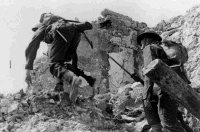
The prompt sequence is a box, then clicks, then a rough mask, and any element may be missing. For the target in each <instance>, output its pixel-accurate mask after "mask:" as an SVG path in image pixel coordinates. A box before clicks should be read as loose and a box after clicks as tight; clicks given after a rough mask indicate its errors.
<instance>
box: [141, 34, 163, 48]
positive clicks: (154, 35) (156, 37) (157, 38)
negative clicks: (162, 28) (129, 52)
mask: <svg viewBox="0 0 200 132" xmlns="http://www.w3.org/2000/svg"><path fill="white" fill-rule="evenodd" d="M146 35H147V36H150V37H152V38H154V39H156V40H157V41H161V40H162V38H161V37H160V35H158V34H157V33H156V32H154V31H147V32H144V33H141V34H140V35H138V37H137V43H138V44H139V45H141V43H140V42H141V40H142V39H143V38H144V37H145V36H146Z"/></svg>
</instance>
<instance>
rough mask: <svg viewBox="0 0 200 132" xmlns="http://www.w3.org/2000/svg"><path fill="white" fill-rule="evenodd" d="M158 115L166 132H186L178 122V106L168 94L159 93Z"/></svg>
mask: <svg viewBox="0 0 200 132" xmlns="http://www.w3.org/2000/svg"><path fill="white" fill-rule="evenodd" d="M158 97H159V99H158V113H159V117H160V120H161V124H162V126H163V131H164V132H185V130H184V129H183V127H182V125H181V123H180V122H179V121H178V120H177V104H176V102H175V100H173V99H172V98H171V97H170V96H169V95H168V94H167V93H165V92H163V91H161V90H160V91H159V92H158Z"/></svg>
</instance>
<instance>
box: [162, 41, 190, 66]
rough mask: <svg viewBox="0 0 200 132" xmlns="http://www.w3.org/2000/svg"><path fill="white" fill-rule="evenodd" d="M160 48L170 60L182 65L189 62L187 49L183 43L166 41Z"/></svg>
mask: <svg viewBox="0 0 200 132" xmlns="http://www.w3.org/2000/svg"><path fill="white" fill-rule="evenodd" d="M160 46H161V47H162V48H163V50H164V51H165V53H166V55H167V57H168V59H170V60H172V61H174V62H178V63H179V64H180V65H183V64H184V63H186V62H187V61H188V53H187V49H186V47H184V46H183V45H182V44H181V43H176V42H174V41H171V40H164V41H162V42H161V44H160Z"/></svg>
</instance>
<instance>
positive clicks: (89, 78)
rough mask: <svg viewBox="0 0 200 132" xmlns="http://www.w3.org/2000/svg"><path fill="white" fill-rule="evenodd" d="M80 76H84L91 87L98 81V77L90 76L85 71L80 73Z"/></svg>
mask: <svg viewBox="0 0 200 132" xmlns="http://www.w3.org/2000/svg"><path fill="white" fill-rule="evenodd" d="M80 76H82V77H83V78H84V79H85V80H86V81H87V82H88V83H89V85H90V86H91V87H93V86H94V84H95V82H96V78H93V77H92V76H88V75H86V74H85V73H84V72H81V73H80Z"/></svg>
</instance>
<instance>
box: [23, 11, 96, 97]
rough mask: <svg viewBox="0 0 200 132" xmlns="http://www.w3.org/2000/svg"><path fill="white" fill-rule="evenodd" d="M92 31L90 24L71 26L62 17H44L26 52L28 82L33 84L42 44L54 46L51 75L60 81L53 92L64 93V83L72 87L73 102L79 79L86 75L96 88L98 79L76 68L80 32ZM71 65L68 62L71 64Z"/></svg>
mask: <svg viewBox="0 0 200 132" xmlns="http://www.w3.org/2000/svg"><path fill="white" fill-rule="evenodd" d="M90 29H92V25H91V24H90V23H89V22H85V23H69V22H68V21H67V20H65V19H64V18H62V17H59V16H55V15H53V14H52V13H44V14H42V15H41V18H40V23H39V24H37V25H36V26H35V27H34V28H32V30H33V31H35V33H34V36H33V38H32V40H31V42H30V43H29V45H28V47H27V48H26V51H25V56H26V66H25V69H26V79H25V81H26V82H27V83H28V85H30V84H31V83H32V82H31V76H30V72H31V70H33V62H34V60H35V58H36V54H37V50H38V48H39V46H40V42H42V41H43V42H45V43H47V44H50V45H51V48H50V50H49V62H50V63H49V65H50V73H51V74H52V75H53V76H55V77H56V78H57V83H56V85H55V88H54V90H55V91H57V92H60V91H63V90H64V89H63V81H67V82H69V83H70V84H71V86H72V88H73V91H72V92H70V97H71V99H72V98H74V96H75V95H77V88H78V86H79V85H80V84H81V79H80V78H79V77H78V76H83V77H84V78H85V79H86V81H87V82H88V83H89V85H90V86H92V87H93V85H94V83H95V78H93V77H91V76H87V75H85V74H84V72H83V71H82V70H80V69H78V68H77V61H78V57H77V53H76V50H77V47H78V44H79V42H80V38H81V32H83V31H84V30H90ZM70 61H72V63H71V64H70V63H66V62H70Z"/></svg>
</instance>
